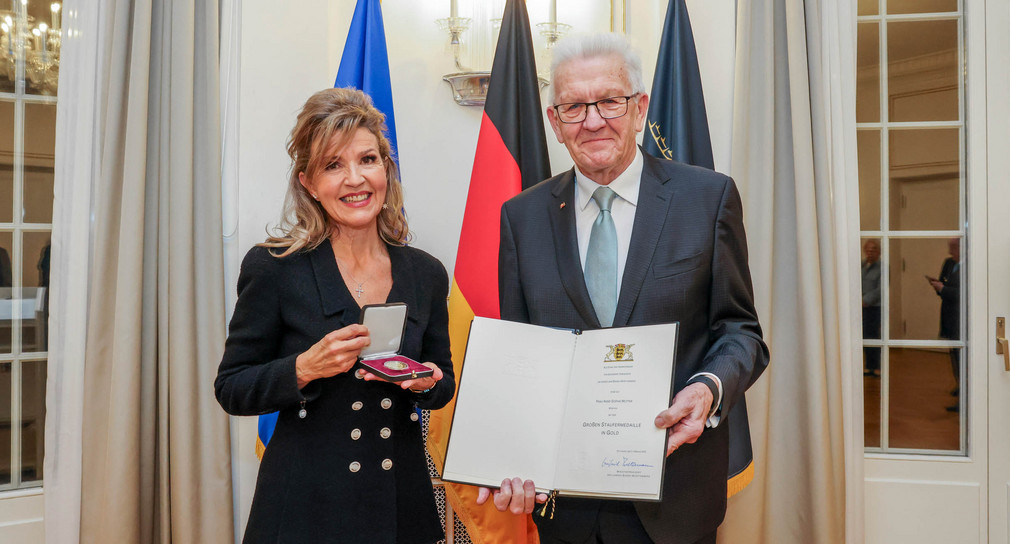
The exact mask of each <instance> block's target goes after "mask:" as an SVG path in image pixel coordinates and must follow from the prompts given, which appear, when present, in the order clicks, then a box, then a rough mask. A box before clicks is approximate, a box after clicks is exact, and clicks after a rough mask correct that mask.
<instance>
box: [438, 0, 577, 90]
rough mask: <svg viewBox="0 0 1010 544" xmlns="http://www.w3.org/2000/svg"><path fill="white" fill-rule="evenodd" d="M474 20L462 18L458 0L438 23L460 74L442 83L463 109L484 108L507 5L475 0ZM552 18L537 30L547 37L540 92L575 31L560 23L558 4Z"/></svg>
mask: <svg viewBox="0 0 1010 544" xmlns="http://www.w3.org/2000/svg"><path fill="white" fill-rule="evenodd" d="M471 3H472V4H473V6H472V7H473V10H472V14H473V16H472V17H460V15H459V6H458V0H450V3H449V17H446V18H444V19H438V20H437V21H435V22H436V23H437V24H438V26H439V28H441V29H442V30H443V31H444V32H445V33H446V35H447V36H448V42H447V44H446V53H447V54H448V55H450V56H451V57H452V60H453V64H454V66H455V69H456V71H455V72H452V73H448V74H445V75H444V76H442V79H443V80H445V81H446V82H448V83H449V85H450V87H451V89H452V97H453V99H454V100H455V101H456V103H457V104H459V105H461V106H483V105H484V101H485V99H486V98H487V89H488V83H489V82H490V81H491V63H492V62H493V60H494V49H495V46H496V45H497V43H498V32H499V30H500V29H501V11H502V9H503V7H502V6H499V5H498V4H504V3H503V2H487V1H486V0H473V1H472V2H471ZM549 13H550V17H549V20H548V21H547V22H542V23H538V24H537V25H536V27H537V28H538V29H539V30H540V35H541V36H543V37H544V40H545V42H544V46H543V47H541V48H540V50H539V51H538V52H537V66H538V70H537V75H538V76H539V79H540V88H541V89H542V88H544V87H546V86H547V85H548V79H547V78H548V76H549V75H550V74H549V73H548V72H549V71H550V64H551V49H552V48H553V47H554V44H555V43H556V42H557V41H558V40H560V39H561V38H562V37H564V36H565V35H566V34H568V33H569V32H570V31H571V29H572V27H571V25H567V24H564V23H559V22H558V15H557V13H558V8H557V0H550V12H549Z"/></svg>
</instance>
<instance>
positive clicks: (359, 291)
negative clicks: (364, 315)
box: [355, 283, 365, 298]
mask: <svg viewBox="0 0 1010 544" xmlns="http://www.w3.org/2000/svg"><path fill="white" fill-rule="evenodd" d="M355 292H357V293H358V298H361V294H362V293H364V292H365V290H364V289H362V288H361V284H360V283H359V284H358V287H357V289H355Z"/></svg>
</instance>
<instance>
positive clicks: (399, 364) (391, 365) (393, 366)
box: [382, 361, 409, 370]
mask: <svg viewBox="0 0 1010 544" xmlns="http://www.w3.org/2000/svg"><path fill="white" fill-rule="evenodd" d="M382 366H384V367H386V368H388V369H389V370H407V368H409V365H408V364H407V363H405V362H403V361H386V362H385V363H382Z"/></svg>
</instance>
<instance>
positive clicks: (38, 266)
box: [21, 232, 51, 352]
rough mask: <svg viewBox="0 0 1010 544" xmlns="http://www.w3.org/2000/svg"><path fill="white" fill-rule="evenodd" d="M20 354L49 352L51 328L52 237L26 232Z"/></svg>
mask: <svg viewBox="0 0 1010 544" xmlns="http://www.w3.org/2000/svg"><path fill="white" fill-rule="evenodd" d="M22 240H23V241H24V245H23V246H22V248H23V249H22V251H23V255H24V262H23V263H22V265H21V285H22V286H23V288H22V289H21V292H22V298H23V299H24V300H23V301H22V304H21V311H22V314H21V344H22V345H21V351H22V352H30V351H46V350H47V339H48V334H47V332H48V325H49V297H48V296H47V295H48V291H49V254H50V249H51V245H50V233H48V232H26V233H24V236H23V237H22Z"/></svg>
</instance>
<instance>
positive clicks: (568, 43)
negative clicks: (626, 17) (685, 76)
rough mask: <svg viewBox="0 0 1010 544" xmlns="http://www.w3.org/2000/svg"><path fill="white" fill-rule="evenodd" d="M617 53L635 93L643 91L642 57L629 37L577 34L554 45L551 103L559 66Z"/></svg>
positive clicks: (550, 91)
mask: <svg viewBox="0 0 1010 544" xmlns="http://www.w3.org/2000/svg"><path fill="white" fill-rule="evenodd" d="M611 55H616V56H618V57H620V58H621V59H622V60H623V61H624V62H623V64H624V73H625V74H626V75H627V76H628V81H629V82H630V83H631V92H632V93H644V92H645V81H644V80H643V79H642V59H641V58H639V56H638V53H636V52H635V50H634V49H633V48H632V47H631V44H630V43H628V40H626V39H625V38H624V36H622V35H620V34H614V33H603V34H577V35H573V36H570V37H567V38H565V39H563V40H561V41H559V42H558V43H557V44H556V45H555V46H554V51H553V56H552V59H551V86H550V90H549V91H548V96H547V99H548V103H550V104H553V103H554V97H555V96H556V94H555V90H556V89H555V85H554V82H555V81H556V80H557V74H558V68H560V67H561V66H562V65H564V64H565V63H566V62H569V61H573V60H576V59H593V58H598V57H609V56H611Z"/></svg>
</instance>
